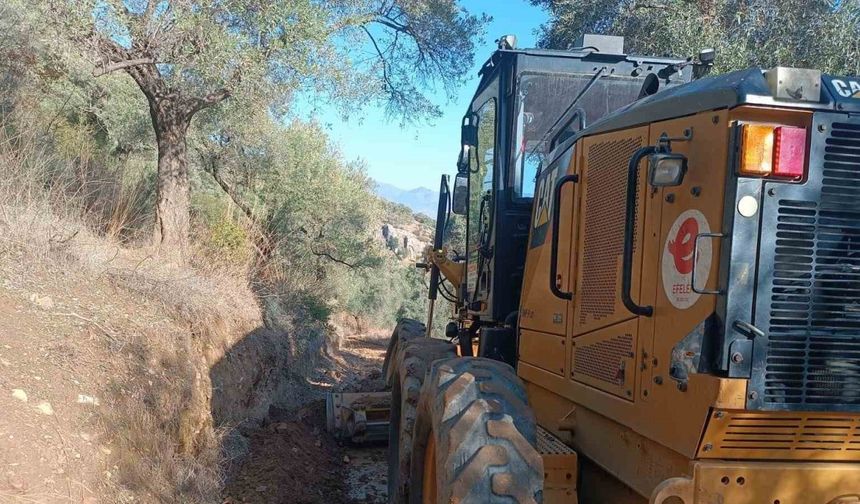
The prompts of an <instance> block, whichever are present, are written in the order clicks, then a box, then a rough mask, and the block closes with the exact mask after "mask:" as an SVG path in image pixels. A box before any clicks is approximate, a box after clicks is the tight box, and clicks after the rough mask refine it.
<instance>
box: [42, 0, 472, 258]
mask: <svg viewBox="0 0 860 504" xmlns="http://www.w3.org/2000/svg"><path fill="white" fill-rule="evenodd" d="M40 8H41V12H40V17H41V18H42V19H44V20H45V21H46V22H47V25H48V27H49V28H50V29H53V32H52V38H53V39H54V41H55V49H56V50H57V51H59V52H66V53H67V54H73V55H74V57H75V58H81V57H83V58H84V60H86V61H89V63H90V64H91V65H92V73H93V75H94V76H102V75H107V74H111V73H114V72H124V73H125V74H127V75H128V76H130V77H131V78H132V79H133V80H134V82H135V83H136V85H137V87H138V88H139V89H140V91H141V92H142V93H143V95H144V96H145V97H146V100H147V102H148V105H149V113H150V117H151V121H152V127H153V130H154V132H155V139H156V144H157V151H158V177H157V180H158V183H157V198H156V200H157V201H156V229H155V238H156V243H157V244H158V245H159V246H160V247H161V248H162V249H165V250H167V251H170V252H179V253H182V255H183V256H184V252H185V250H186V248H187V241H188V235H189V227H190V222H189V221H190V219H189V208H190V184H189V168H188V167H189V164H188V154H187V149H188V147H187V132H188V129H189V125H190V123H191V121H192V120H193V119H194V118H195V116H196V115H197V114H198V113H199V112H201V111H203V110H206V109H210V108H213V107H216V106H218V105H219V104H221V103H222V102H224V101H225V100H232V101H238V102H241V103H242V106H245V107H255V108H260V107H262V108H265V109H268V110H269V111H270V113H272V114H275V115H278V114H279V113H281V112H283V111H284V110H285V107H286V106H288V105H289V103H290V98H291V97H293V96H294V95H295V94H296V93H297V92H302V91H303V90H310V91H312V92H314V93H318V94H324V95H325V96H326V97H327V99H329V100H333V101H335V102H338V103H341V104H349V105H350V106H351V107H352V108H355V105H366V104H368V103H372V102H377V103H384V104H385V106H387V108H388V110H389V112H391V113H392V114H393V115H399V116H401V117H403V118H415V117H426V116H432V115H434V114H436V113H438V109H437V108H436V107H435V106H434V104H433V103H432V102H431V101H430V99H429V98H428V93H427V92H426V90H427V88H428V86H430V87H440V88H442V89H443V90H445V91H447V92H449V93H451V92H453V89H454V88H455V87H456V86H457V84H458V83H459V82H460V81H461V80H462V78H463V76H464V72H465V71H467V70H468V69H470V68H471V66H472V57H473V49H474V40H475V37H476V36H478V35H479V34H480V32H481V27H482V25H483V22H484V20H485V19H484V18H483V17H478V16H474V15H472V14H470V13H468V12H467V11H465V10H464V9H463V8H461V7H460V6H459V4H458V2H457V0H337V1H326V0H281V1H274V2H273V1H270V0H217V1H211V2H203V1H198V0H43V1H42V3H41V4H40Z"/></svg>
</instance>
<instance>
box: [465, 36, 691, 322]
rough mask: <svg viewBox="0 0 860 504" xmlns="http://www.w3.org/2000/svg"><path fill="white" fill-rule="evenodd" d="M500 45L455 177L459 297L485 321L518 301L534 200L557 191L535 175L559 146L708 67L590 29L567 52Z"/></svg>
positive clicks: (484, 75)
mask: <svg viewBox="0 0 860 504" xmlns="http://www.w3.org/2000/svg"><path fill="white" fill-rule="evenodd" d="M498 44H499V49H498V50H497V51H495V52H494V53H493V55H492V56H491V57H490V59H489V60H487V62H486V63H485V64H484V65H483V67H482V68H481V70H480V72H479V75H480V77H481V81H480V84H479V86H478V89H477V91H476V92H475V95H474V98H473V99H472V103H471V105H470V106H469V109H468V110H467V111H466V114H465V116H464V118H463V125H462V146H463V147H462V151H461V153H460V157H459V159H458V171H459V173H458V175H457V180H456V182H455V184H454V188H455V189H454V192H455V194H454V202H455V203H454V205H453V207H454V208H453V210H454V213H458V214H461V215H465V217H466V240H467V243H466V244H465V245H466V246H465V250H466V258H465V260H466V274H465V281H464V282H463V285H462V287H461V288H462V292H460V298H461V299H462V300H463V303H464V306H465V309H466V310H467V313H468V314H469V315H470V318H471V319H473V320H475V321H477V322H478V323H479V325H494V324H499V323H501V322H502V321H504V320H505V318H506V317H507V316H508V315H510V314H511V313H513V312H515V311H516V310H517V307H518V306H519V298H520V287H521V285H522V280H523V274H524V264H525V256H526V250H527V246H526V245H527V241H528V236H529V230H530V228H531V225H530V224H531V223H530V222H529V221H530V219H531V215H532V212H531V209H532V204H533V202H534V199H535V198H538V200H539V201H538V203H540V200H541V199H546V198H548V197H549V195H550V193H551V189H552V188H549V187H547V188H541V189H540V190H539V191H537V193H538V194H535V193H536V189H535V180H536V178H537V175H538V173H539V172H540V169H541V166H542V164H543V163H544V161H545V160H546V158H547V156H548V154H549V152H550V151H551V150H552V148H553V147H555V145H556V144H558V143H560V142H563V141H564V140H566V139H568V138H570V137H573V136H575V135H576V134H577V132H578V131H580V130H582V129H584V128H585V127H586V126H587V125H588V124H591V123H593V122H594V121H597V120H599V119H601V118H603V117H604V116H606V115H608V114H610V113H611V112H614V111H616V110H618V109H620V108H622V107H624V106H626V105H628V104H630V103H632V102H634V101H636V100H637V99H638V98H640V97H643V96H648V95H651V94H654V93H657V92H659V91H660V90H662V89H664V88H668V87H673V86H677V85H679V84H683V83H686V82H689V81H690V80H692V78H693V77H694V75H693V73H694V70H696V69H701V68H702V65H694V64H692V59H676V58H654V57H645V56H633V55H626V54H624V38H623V37H612V36H604V35H585V36H583V37H581V38H580V40H579V41H578V43H577V44H575V47H573V48H571V49H569V50H544V49H523V50H519V49H516V48H515V44H516V38H515V37H513V36H510V35H509V36H505V37H502V38H501V39H499V40H498ZM462 191H467V192H468V195H467V197H463V195H462ZM458 192H460V194H457V193H458ZM458 201H459V202H460V204H458V203H457V202H458ZM535 218H536V219H537V218H544V216H542V214H540V213H539V212H536V213H535Z"/></svg>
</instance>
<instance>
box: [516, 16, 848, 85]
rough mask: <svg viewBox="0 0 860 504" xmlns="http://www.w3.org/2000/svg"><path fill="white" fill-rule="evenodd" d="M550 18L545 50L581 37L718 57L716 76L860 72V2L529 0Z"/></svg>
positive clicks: (656, 51) (642, 49)
mask: <svg viewBox="0 0 860 504" xmlns="http://www.w3.org/2000/svg"><path fill="white" fill-rule="evenodd" d="M532 3H533V4H535V5H539V6H542V7H544V8H546V9H547V10H548V11H549V14H550V20H549V22H548V23H547V24H545V25H544V26H543V27H542V28H541V33H540V35H541V37H540V43H541V45H542V46H545V47H554V48H566V47H569V46H570V45H572V44H573V43H574V42H575V40H576V38H577V37H578V36H579V35H581V34H582V33H602V34H610V35H624V36H626V37H627V41H626V42H627V46H628V50H629V51H630V52H636V53H640V54H653V55H658V56H690V55H694V54H696V52H697V51H698V50H699V49H702V48H704V47H713V48H715V49H716V50H717V61H716V66H715V71H717V72H725V71H730V70H737V69H741V68H745V67H749V66H761V67H765V68H766V67H772V66H777V65H784V66H795V67H805V68H818V69H821V70H822V71H825V72H831V73H837V74H857V73H858V72H860V42H858V40H860V22H858V14H860V2H858V0H783V1H779V2H774V1H770V0H702V1H696V2H691V1H689V0H575V1H574V0H532Z"/></svg>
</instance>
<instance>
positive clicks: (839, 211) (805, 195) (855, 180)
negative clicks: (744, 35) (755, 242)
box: [759, 123, 860, 411]
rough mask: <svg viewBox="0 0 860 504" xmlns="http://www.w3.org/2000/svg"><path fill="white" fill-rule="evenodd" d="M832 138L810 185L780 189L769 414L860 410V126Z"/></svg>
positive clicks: (813, 165)
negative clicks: (770, 410)
mask: <svg viewBox="0 0 860 504" xmlns="http://www.w3.org/2000/svg"><path fill="white" fill-rule="evenodd" d="M828 131H829V134H828V136H827V137H826V138H824V139H823V140H824V145H823V149H822V148H819V149H817V150H816V149H815V148H813V156H812V157H811V161H810V174H809V180H808V182H807V183H806V184H805V185H795V186H794V187H791V188H789V189H787V190H783V187H779V188H778V189H777V191H778V192H777V198H776V199H777V205H776V207H775V215H774V214H772V217H771V221H770V224H773V223H774V221H773V219H774V218H775V232H776V237H775V243H774V247H773V249H772V251H770V250H768V248H767V247H768V244H765V245H764V246H763V247H762V251H761V253H762V258H763V259H764V262H763V264H767V259H768V257H767V256H769V255H770V254H772V258H773V263H772V267H773V274H772V280H766V281H765V282H766V290H765V292H764V293H763V294H764V295H765V296H764V299H762V297H761V294H762V293H760V297H759V299H760V300H761V301H763V302H764V305H765V308H766V312H765V313H762V312H761V311H759V313H760V314H762V315H765V316H766V317H767V325H768V326H769V327H768V330H767V331H766V332H767V351H766V356H765V360H764V364H765V366H764V378H763V382H762V383H761V384H762V385H763V386H762V389H761V391H762V393H763V395H762V397H761V401H762V403H763V404H762V406H763V408H764V409H791V410H819V411H821V410H850V411H858V410H860V124H847V123H833V124H832V127H831V128H829V129H828ZM816 152H817V153H818V156H815V154H816ZM767 225H768V219H765V221H764V224H763V233H769V232H773V231H771V230H770V229H769V228H768V227H767ZM771 229H773V228H771ZM763 273H764V274H766V269H765V270H763Z"/></svg>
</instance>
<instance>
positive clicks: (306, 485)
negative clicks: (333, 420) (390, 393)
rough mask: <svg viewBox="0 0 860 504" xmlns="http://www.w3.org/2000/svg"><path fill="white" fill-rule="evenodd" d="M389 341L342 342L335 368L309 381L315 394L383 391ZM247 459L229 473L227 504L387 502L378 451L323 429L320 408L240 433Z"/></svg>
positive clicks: (276, 416) (277, 415)
mask: <svg viewBox="0 0 860 504" xmlns="http://www.w3.org/2000/svg"><path fill="white" fill-rule="evenodd" d="M387 342H388V340H387V338H386V337H384V336H364V337H352V338H347V339H346V340H345V341H344V343H343V345H342V348H341V350H340V352H339V353H338V355H337V356H336V357H335V360H336V368H335V369H333V370H328V371H327V372H326V373H324V374H323V375H321V376H317V377H313V378H311V379H308V385H309V386H310V387H312V388H313V390H314V391H316V392H318V393H319V394H320V397H322V394H324V392H325V391H327V390H337V391H352V390H359V389H362V390H381V389H382V387H383V383H382V380H381V375H380V370H381V369H382V359H383V358H384V357H385V349H386V345H387ZM244 434H245V436H246V438H247V439H248V441H249V443H250V446H249V452H248V455H247V456H246V457H245V458H244V460H243V461H242V462H241V464H240V465H239V467H238V468H237V469H236V470H235V471H234V472H233V475H232V476H231V478H230V480H229V481H228V483H227V487H226V489H225V492H224V495H225V498H224V503H225V504H238V503H254V504H287V503H290V504H356V503H363V504H383V503H385V502H386V498H387V495H386V484H387V483H386V473H387V466H386V463H385V447H384V446H369V447H367V446H363V447H355V446H348V445H343V444H340V443H338V442H337V441H335V440H334V439H333V438H332V437H331V436H330V435H329V434H328V433H327V432H326V431H325V403H324V401H323V400H321V399H318V400H315V401H314V402H312V403H310V404H308V405H307V406H305V407H303V408H301V409H299V410H298V411H284V410H278V409H277V408H272V410H271V411H270V414H269V418H268V419H267V420H266V422H264V424H263V425H262V426H261V427H260V428H257V429H254V430H252V431H248V432H245V433H244Z"/></svg>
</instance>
